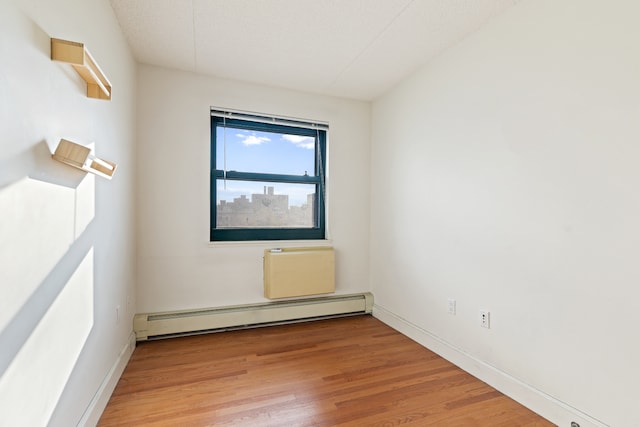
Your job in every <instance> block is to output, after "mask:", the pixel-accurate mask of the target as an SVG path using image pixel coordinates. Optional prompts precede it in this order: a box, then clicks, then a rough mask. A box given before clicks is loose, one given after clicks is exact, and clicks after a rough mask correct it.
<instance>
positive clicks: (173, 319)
mask: <svg viewBox="0 0 640 427" xmlns="http://www.w3.org/2000/svg"><path fill="white" fill-rule="evenodd" d="M372 308H373V294H371V293H369V292H365V293H361V294H349V295H331V296H327V297H316V298H302V299H290V300H284V301H274V302H266V303H259V304H249V305H237V306H228V307H219V308H210V309H198V310H186V311H173V312H163V313H146V314H136V315H135V317H134V319H133V329H134V332H135V333H136V340H137V341H146V340H149V339H158V338H168V337H172V336H182V335H193V334H201V333H208V332H219V331H225V330H234V329H243V328H254V327H259V326H268V325H275V324H283V323H295V322H305V321H311V320H318V319H325V318H331V317H340V316H351V315H358V314H369V313H371V310H372Z"/></svg>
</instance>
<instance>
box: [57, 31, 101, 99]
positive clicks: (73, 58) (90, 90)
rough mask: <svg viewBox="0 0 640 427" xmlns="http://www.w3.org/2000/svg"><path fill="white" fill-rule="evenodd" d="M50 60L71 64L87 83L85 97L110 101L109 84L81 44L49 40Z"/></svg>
mask: <svg viewBox="0 0 640 427" xmlns="http://www.w3.org/2000/svg"><path fill="white" fill-rule="evenodd" d="M51 59H52V60H54V61H62V62H66V63H69V64H71V66H73V68H75V70H76V71H77V72H78V74H80V76H81V77H82V79H83V80H84V81H85V82H87V96H88V97H89V98H97V99H106V100H110V99H111V83H109V80H108V79H107V77H106V76H105V75H104V73H103V72H102V70H101V69H100V67H99V66H98V64H97V63H96V61H95V60H94V59H93V57H92V56H91V54H90V53H89V51H88V50H87V48H86V47H85V46H84V44H82V43H77V42H72V41H68V40H61V39H54V38H52V39H51Z"/></svg>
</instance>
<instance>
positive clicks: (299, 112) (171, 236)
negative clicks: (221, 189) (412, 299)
mask: <svg viewBox="0 0 640 427" xmlns="http://www.w3.org/2000/svg"><path fill="white" fill-rule="evenodd" d="M138 81H139V92H138V100H139V104H138V117H139V122H138V139H139V143H140V144H139V151H138V156H139V165H138V175H137V179H138V194H139V210H138V220H139V221H138V222H139V230H138V243H139V246H138V271H139V274H138V301H139V306H138V311H139V312H156V311H165V310H180V309H188V308H201V307H217V306H226V305H234V304H245V303H254V302H262V301H265V299H264V298H263V295H262V294H263V288H262V256H263V251H264V249H265V248H269V247H274V246H275V247H286V246H293V245H300V244H309V242H298V243H295V242H293V243H291V242H289V243H287V242H284V243H283V242H278V243H273V242H272V243H262V244H256V243H239V244H238V243H230V244H229V243H226V244H225V243H218V244H215V245H211V244H210V243H209V176H210V175H209V174H210V121H209V109H210V107H211V106H217V107H224V108H231V109H238V110H246V111H255V112H260V113H266V114H274V115H282V116H289V117H296V118H304V119H312V120H319V121H327V122H329V123H330V131H329V137H328V152H329V158H328V163H329V164H328V174H327V179H328V188H327V190H328V205H329V214H328V221H329V229H330V237H331V241H330V242H325V243H324V244H327V243H329V244H332V245H333V246H334V247H335V250H336V270H337V271H336V276H337V277H336V288H337V289H336V292H337V293H352V292H359V291H364V290H368V286H369V279H368V269H369V265H368V247H369V240H368V239H369V160H370V159H369V140H370V138H369V129H370V105H369V104H367V103H362V102H355V101H348V100H342V99H337V98H330V97H322V96H317V95H309V94H304V93H299V92H293V91H286V90H282V89H277V88H271V87H265V86H257V85H251V84H245V83H239V82H235V81H228V80H220V79H216V78H212V77H204V76H199V75H196V74H191V73H186V72H181V71H171V70H166V69H162V68H157V67H152V66H146V65H142V66H140V67H139V74H138Z"/></svg>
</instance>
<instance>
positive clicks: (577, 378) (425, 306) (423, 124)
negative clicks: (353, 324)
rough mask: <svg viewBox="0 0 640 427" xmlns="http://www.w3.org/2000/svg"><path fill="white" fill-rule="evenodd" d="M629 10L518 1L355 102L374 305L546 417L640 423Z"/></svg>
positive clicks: (638, 210) (639, 204)
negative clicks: (370, 97)
mask: <svg viewBox="0 0 640 427" xmlns="http://www.w3.org/2000/svg"><path fill="white" fill-rule="evenodd" d="M639 13H640V5H638V3H636V2H632V1H621V2H616V4H615V5H613V4H610V3H606V4H605V3H603V2H598V1H586V2H584V1H572V0H567V1H562V2H556V1H524V2H521V3H519V4H518V5H516V6H515V7H514V8H512V9H510V10H509V11H507V12H506V13H505V14H504V15H503V16H500V17H499V18H498V19H496V20H495V21H494V22H493V23H492V24H490V25H488V26H487V27H485V28H484V29H482V30H480V31H479V32H478V33H476V34H474V35H473V36H470V37H468V38H467V39H465V40H464V41H463V42H462V43H460V44H459V45H458V46H457V47H456V48H454V49H451V50H449V51H448V52H446V53H444V54H442V55H441V56H440V57H439V58H438V59H437V60H435V61H433V62H432V63H431V64H429V65H428V66H427V67H425V68H423V69H422V70H421V71H420V72H418V73H417V74H415V75H414V76H412V77H410V78H409V79H407V80H406V81H405V82H403V84H401V85H400V86H399V87H398V88H396V89H395V90H394V91H392V92H391V93H389V94H387V95H386V96H384V97H382V98H381V99H380V100H378V101H377V102H375V103H374V107H373V115H372V124H373V131H372V140H373V143H372V165H371V168H372V170H373V171H382V170H384V171H385V173H384V174H372V186H371V188H372V210H371V215H372V217H371V229H372V234H371V261H370V265H371V280H372V291H373V292H374V294H375V297H376V304H378V305H379V308H380V309H382V310H385V312H387V313H390V316H396V317H397V318H398V319H404V322H405V326H406V327H407V328H408V329H411V330H415V331H423V332H422V333H424V336H425V337H430V338H428V339H427V338H425V339H426V340H432V342H437V343H444V345H443V348H447V349H448V350H447V351H449V352H450V353H452V354H456V355H457V356H459V358H460V360H461V361H462V363H463V367H464V363H466V364H467V368H470V369H476V368H477V367H478V366H481V367H482V366H484V368H478V369H479V373H480V374H481V377H482V374H484V375H485V376H486V379H487V380H489V379H492V378H493V379H495V378H494V374H495V373H496V372H499V373H500V374H499V376H502V379H500V380H497V382H496V381H494V385H497V386H502V387H503V389H509V388H512V389H513V388H514V387H515V389H517V390H519V391H517V392H516V393H520V394H518V395H515V396H514V397H516V398H519V399H521V400H522V401H524V402H525V403H527V401H528V402H529V403H532V402H533V400H536V399H537V400H536V403H535V404H536V409H537V410H539V411H541V413H543V414H544V415H546V416H549V417H551V418H552V421H554V422H555V423H557V424H559V425H568V424H569V422H570V421H571V420H572V419H575V418H577V419H579V420H581V422H580V424H581V425H582V426H584V425H604V424H607V425H620V426H622V425H640V418H638V414H637V411H636V410H635V406H636V403H637V402H638V401H640V393H639V392H638V391H637V387H636V384H637V383H638V381H640V369H638V368H637V364H636V362H635V360H638V359H640V340H637V339H635V338H634V337H637V333H636V327H637V325H638V324H640V314H639V313H640V312H639V311H638V310H637V309H636V305H637V303H636V301H637V300H638V299H639V298H640V290H639V289H640V288H639V287H638V286H637V283H638V281H640V269H638V262H637V259H636V258H637V252H638V251H637V249H638V248H637V246H638V242H639V241H640V226H638V218H639V217H640V195H639V193H638V191H637V189H636V188H635V184H636V183H638V182H640V172H639V171H640V169H639V168H638V167H637V159H638V158H640V145H638V143H637V142H638V141H639V140H640V121H639V120H638V119H637V118H638V114H639V113H640V79H639V78H638V73H637V71H638V70H640V51H639V50H638V49H637V46H636V45H637V43H636V41H637V40H638V38H640V29H639V28H640V27H638V26H637V24H636V22H635V19H634V17H636V16H638V14H639ZM390 141H392V143H390ZM449 298H454V299H456V302H457V306H456V315H455V316H452V315H450V314H448V312H447V311H448V310H447V304H448V303H447V301H448V299H449ZM481 309H485V310H490V312H491V328H490V329H483V328H481V327H480V326H479V322H478V312H479V310H481ZM438 345H440V344H438ZM515 384H518V385H517V386H515ZM523 390H527V391H523ZM527 393H533V394H537V398H535V399H529V400H527V397H528V396H529V395H528V394H527ZM539 401H544V403H542V404H540V402H539ZM573 417H575V418H573Z"/></svg>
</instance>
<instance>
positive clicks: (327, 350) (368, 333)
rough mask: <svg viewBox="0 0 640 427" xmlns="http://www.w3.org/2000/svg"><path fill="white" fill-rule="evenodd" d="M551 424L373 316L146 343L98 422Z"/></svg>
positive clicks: (140, 347) (190, 423)
mask: <svg viewBox="0 0 640 427" xmlns="http://www.w3.org/2000/svg"><path fill="white" fill-rule="evenodd" d="M399 424H412V425H415V426H451V427H453V426H460V427H462V426H464V427H472V426H492V427H494V426H509V427H514V426H552V425H553V424H551V423H549V422H548V421H546V420H544V419H543V418H541V417H539V416H538V415H536V414H535V413H533V412H531V411H530V410H528V409H526V408H525V407H523V406H521V405H519V404H518V403H516V402H515V401H513V400H512V399H510V398H508V397H506V396H504V395H503V394H501V393H499V392H498V391H496V390H495V389H493V388H491V387H489V386H488V385H487V384H485V383H483V382H481V381H479V380H478V379H476V378H474V377H473V376H471V375H469V374H467V373H466V372H464V371H462V370H461V369H459V368H457V367H456V366H454V365H452V364H451V363H449V362H447V361H446V360H444V359H442V358H441V357H439V356H437V355H436V354H435V353H433V352H431V351H429V350H427V349H425V348H424V347H422V346H420V345H419V344H417V343H415V342H414V341H412V340H410V339H409V338H407V337H405V336H404V335H402V334H400V333H398V332H396V331H395V330H393V329H391V328H390V327H388V326H386V325H385V324H383V323H382V322H380V321H378V320H377V319H375V318H373V317H371V316H358V317H349V318H342V319H332V320H324V321H318V322H312V323H301V324H295V325H284V326H272V327H268V328H260V329H251V330H244V331H233V332H223V333H218V334H209V335H200V336H193V337H184V338H173V339H167V340H162V341H151V342H145V343H141V344H139V345H138V347H137V348H136V350H135V352H134V354H133V356H132V357H131V360H130V362H129V365H128V366H127V368H126V369H125V372H124V374H123V376H122V378H121V379H120V382H119V383H118V385H117V387H116V389H115V391H114V393H113V395H112V397H111V400H110V401H109V404H108V405H107V408H106V409H105V411H104V414H103V415H102V418H101V419H100V423H99V424H98V425H99V426H102V427H107V426H278V427H280V426H286V427H289V426H337V425H340V426H394V425H399Z"/></svg>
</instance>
